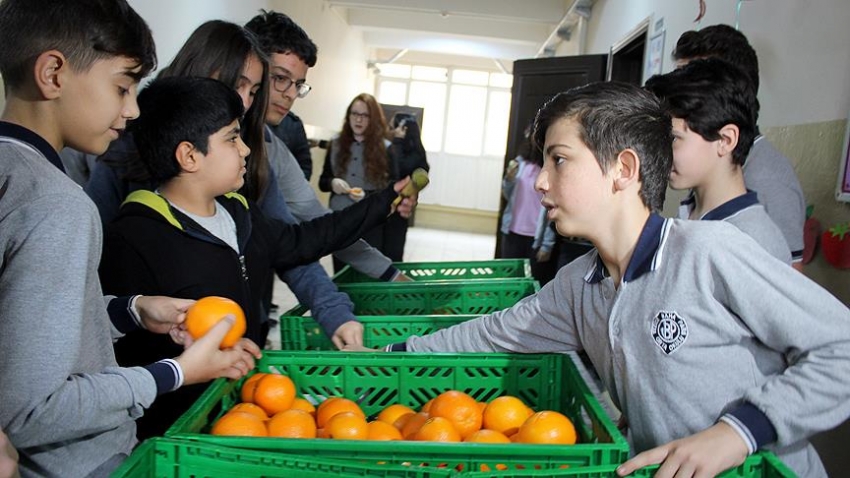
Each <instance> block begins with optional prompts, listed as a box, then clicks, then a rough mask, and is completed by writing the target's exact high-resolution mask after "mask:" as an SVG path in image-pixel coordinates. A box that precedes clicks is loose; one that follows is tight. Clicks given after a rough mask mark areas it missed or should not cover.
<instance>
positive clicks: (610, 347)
mask: <svg viewBox="0 0 850 478" xmlns="http://www.w3.org/2000/svg"><path fill="white" fill-rule="evenodd" d="M653 217H655V218H656V219H654V220H650V221H649V222H648V223H647V226H646V227H645V229H644V231H643V234H642V235H641V238H640V240H639V242H638V244H637V246H636V248H635V252H634V255H633V257H632V260H631V262H630V264H629V266H628V268H627V270H626V273H625V274H624V276H623V281H622V283H621V284H620V285H619V287H615V284H614V283H613V281H612V279H611V277H610V276H608V275H607V272H606V271H605V268H604V266H603V265H602V262H601V261H600V260H599V259H598V256H597V254H596V251H592V252H590V253H588V254H587V255H585V256H583V257H581V258H579V259H577V260H576V261H575V262H573V263H571V264H569V265H567V266H565V267H564V268H562V269H561V270H560V271H559V272H558V275H557V276H556V278H555V279H554V280H553V281H552V282H550V283H549V284H547V285H546V286H544V287H543V288H542V289H541V290H540V292H539V293H537V294H536V295H533V296H530V297H527V298H525V299H523V300H522V301H520V302H519V303H517V304H516V305H515V306H513V307H511V308H510V309H507V310H503V311H500V312H497V313H495V314H492V315H487V316H483V317H481V318H479V319H476V320H472V321H469V322H465V323H462V324H459V325H456V326H454V327H452V328H449V329H444V330H441V331H438V332H435V333H434V334H431V335H428V336H424V337H411V338H410V339H408V340H407V342H406V346H407V350H409V351H415V352H447V351H465V352H492V351H497V352H522V353H544V352H566V351H570V350H581V349H584V350H586V351H587V353H588V356H589V357H590V359H591V360H592V362H593V364H594V366H595V368H596V370H597V371H598V372H599V374H600V376H601V378H602V380H603V382H604V384H605V386H606V388H607V390H608V391H609V393H610V394H611V398H612V399H613V400H614V402H615V404H616V405H617V406H618V407H619V408H620V410H622V411H623V413H624V414H625V415H626V417H627V418H628V420H629V424H630V429H631V433H632V436H633V439H634V447H635V451H636V452H641V451H644V450H647V449H649V448H651V447H654V446H658V445H661V444H664V443H667V442H669V441H671V440H674V439H678V438H683V437H685V436H689V435H692V434H694V433H696V432H699V431H701V430H704V429H706V428H708V427H710V426H711V425H713V424H714V423H716V422H717V420H718V419H721V417H725V418H729V417H730V416H731V417H733V418H734V417H740V415H739V414H738V413H737V412H738V411H743V410H745V409H747V410H749V411H750V412H755V415H760V416H761V418H766V419H767V420H769V423H768V428H770V425H772V428H773V432H775V438H771V439H765V437H766V436H768V437H769V436H770V434H767V435H765V434H763V433H762V432H764V431H765V430H763V429H762V428H764V427H756V426H754V424H753V423H749V424H748V423H744V424H743V425H745V426H744V428H743V430H744V433H747V432H749V433H751V434H753V435H755V437H751V438H753V441H754V442H755V443H750V444H751V445H752V446H763V445H765V444H766V443H767V442H770V441H773V442H774V446H775V447H776V448H775V451H776V452H777V453H778V454H779V455H780V457H781V458H782V459H783V460H784V461H785V462H786V463H787V464H788V465H789V466H790V467H791V468H792V469H794V470H795V471H796V472H797V473H799V474H800V476H804V477H820V476H826V474H825V471H824V469H823V466H822V464H821V462H820V459H819V458H818V456H817V453H816V452H815V451H814V448H813V447H812V446H811V445H809V444H808V442H807V441H806V439H807V438H808V437H809V436H811V435H813V434H814V433H817V432H819V431H822V430H826V429H829V428H832V427H834V426H836V425H838V424H840V423H841V422H843V421H844V420H845V419H846V418H847V416H848V415H850V310H848V308H847V307H846V306H844V304H842V303H841V302H840V301H838V300H837V299H836V298H835V297H833V296H832V295H830V294H829V293H828V292H827V291H825V290H824V289H822V288H821V287H819V286H818V285H817V284H815V283H814V282H812V281H811V280H809V279H808V278H806V277H805V276H804V275H802V274H800V273H799V272H797V271H795V270H794V269H793V268H791V267H788V265H787V264H785V263H783V262H782V261H779V260H777V259H776V258H774V257H772V256H771V255H770V254H769V253H767V252H766V251H765V250H764V249H763V248H762V247H761V246H759V245H758V244H757V243H756V242H755V241H753V240H752V239H751V238H750V237H748V236H746V235H745V234H743V233H742V232H741V231H740V230H738V229H737V228H736V227H734V226H732V225H730V224H728V223H726V222H723V221H682V220H678V219H668V220H666V221H663V222H662V221H661V220H660V218H657V216H653ZM745 403H748V404H749V405H745ZM724 421H726V420H724ZM736 423H738V424H739V425H740V424H741V423H740V422H739V421H738V422H736ZM763 424H764V423H762V425H763ZM748 427H751V428H748ZM760 437H761V438H760ZM770 448H772V447H770Z"/></svg>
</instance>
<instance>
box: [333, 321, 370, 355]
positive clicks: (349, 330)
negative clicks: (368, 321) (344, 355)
mask: <svg viewBox="0 0 850 478" xmlns="http://www.w3.org/2000/svg"><path fill="white" fill-rule="evenodd" d="M331 342H333V343H334V345H336V348H337V349H339V350H342V349H343V347H345V346H346V345H363V324H361V323H360V322H357V321H356V320H349V321H348V322H346V323H344V324H342V325H340V326H339V327H337V328H336V330H335V331H334V334H333V336H332V337H331Z"/></svg>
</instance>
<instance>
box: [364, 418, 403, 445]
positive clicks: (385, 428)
mask: <svg viewBox="0 0 850 478" xmlns="http://www.w3.org/2000/svg"><path fill="white" fill-rule="evenodd" d="M368 427H369V435H368V436H367V439H368V440H376V441H390V440H401V439H402V438H401V432H400V431H398V428H396V427H394V426H392V425H390V424H389V423H387V422H383V421H381V420H375V421H373V422H369V424H368Z"/></svg>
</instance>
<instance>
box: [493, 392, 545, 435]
mask: <svg viewBox="0 0 850 478" xmlns="http://www.w3.org/2000/svg"><path fill="white" fill-rule="evenodd" d="M533 413H534V411H533V410H532V409H530V408H529V407H528V406H526V404H524V403H522V400H520V399H518V398H516V397H511V396H504V397H499V398H497V399H495V400H493V401H492V402H490V403H489V404H487V408H485V409H484V417H483V418H484V421H483V423H482V425H483V427H484V428H487V429H490V430H495V431H497V432H502V433H504V434H505V435H513V434H514V433H516V432H517V430H519V427H520V425H522V424H523V423H524V422H525V420H526V419H528V417H530V416H531V415H532V414H533Z"/></svg>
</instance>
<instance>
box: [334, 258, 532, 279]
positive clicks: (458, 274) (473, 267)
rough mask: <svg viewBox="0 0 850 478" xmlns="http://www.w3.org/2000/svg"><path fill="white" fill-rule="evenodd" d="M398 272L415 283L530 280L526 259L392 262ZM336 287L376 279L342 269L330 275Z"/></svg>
mask: <svg viewBox="0 0 850 478" xmlns="http://www.w3.org/2000/svg"><path fill="white" fill-rule="evenodd" d="M393 265H394V266H395V267H396V268H397V269H398V270H400V271H401V272H403V273H404V275H406V276H407V277H410V278H411V279H413V280H414V281H417V282H420V281H422V282H425V281H431V282H432V281H435V280H470V279H510V278H523V277H531V264H530V263H529V261H528V259H493V260H489V261H447V262H396V263H394V264H393ZM333 279H334V282H336V283H337V284H350V283H354V282H379V281H378V279H374V278H372V277H369V276H367V275H366V274H363V273H362V272H359V271H357V270H355V269H353V268H351V266H345V267H344V268H343V269H342V270H341V271H339V272H337V273H336V275H334V278H333Z"/></svg>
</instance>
